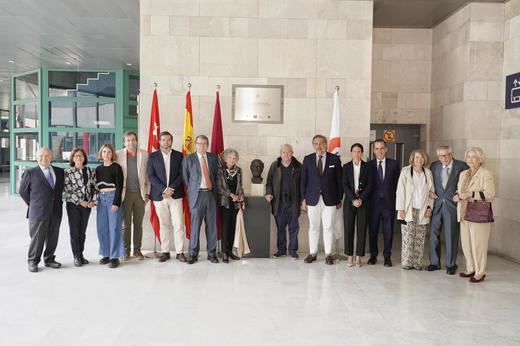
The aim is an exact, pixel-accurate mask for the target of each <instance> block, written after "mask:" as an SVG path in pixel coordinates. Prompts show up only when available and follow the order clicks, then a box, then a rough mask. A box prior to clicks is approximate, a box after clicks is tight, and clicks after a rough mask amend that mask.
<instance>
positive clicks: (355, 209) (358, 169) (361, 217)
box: [343, 143, 372, 267]
mask: <svg viewBox="0 0 520 346" xmlns="http://www.w3.org/2000/svg"><path fill="white" fill-rule="evenodd" d="M350 152H351V153H352V161H350V162H348V163H346V164H345V165H344V166H343V191H344V192H345V203H344V204H343V218H344V221H345V222H344V227H345V254H346V255H347V266H349V267H352V265H353V264H354V263H353V261H352V257H353V256H354V230H355V225H356V223H357V232H356V236H357V237H356V239H357V241H356V265H357V266H361V257H363V256H365V237H366V231H367V221H368V198H369V197H370V193H371V191H372V184H371V183H372V182H371V181H370V174H369V169H368V163H366V162H365V161H363V160H362V157H363V145H361V144H360V143H354V144H353V145H352V146H351V147H350ZM356 221H357V222H356Z"/></svg>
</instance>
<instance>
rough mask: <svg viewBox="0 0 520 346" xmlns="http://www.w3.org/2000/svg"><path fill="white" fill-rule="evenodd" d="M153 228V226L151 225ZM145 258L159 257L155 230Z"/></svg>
mask: <svg viewBox="0 0 520 346" xmlns="http://www.w3.org/2000/svg"><path fill="white" fill-rule="evenodd" d="M152 85H153V90H154V91H156V90H157V82H153V83H152ZM148 140H150V139H148ZM149 202H150V203H153V201H152V200H151V199H150V200H149ZM152 228H153V226H152ZM144 257H145V258H158V257H160V255H159V254H158V253H157V237H156V236H155V231H154V233H153V252H150V253H147V254H146V255H144Z"/></svg>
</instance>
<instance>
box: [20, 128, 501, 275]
mask: <svg viewBox="0 0 520 346" xmlns="http://www.w3.org/2000/svg"><path fill="white" fill-rule="evenodd" d="M172 142H173V136H172V135H171V133H169V132H167V131H164V132H162V133H161V134H160V136H159V144H160V150H158V151H155V152H153V153H151V154H150V155H148V153H147V152H146V151H145V150H142V149H139V148H138V145H137V134H136V133H134V132H127V133H125V134H124V149H121V150H119V151H117V152H116V151H115V150H114V148H113V146H112V145H110V144H105V145H103V146H102V147H101V148H100V150H99V154H98V159H99V160H101V161H102V163H101V164H100V165H99V166H98V167H96V169H95V170H93V169H91V168H90V167H88V166H87V154H86V153H85V151H84V150H83V149H82V148H76V149H74V150H73V151H72V152H71V155H70V167H69V168H67V169H65V170H63V169H61V168H59V167H56V166H53V165H51V161H52V152H51V151H50V150H49V149H48V148H41V149H39V150H38V153H37V160H38V166H36V167H34V168H31V169H28V170H26V171H25V172H24V174H23V176H22V180H21V183H20V190H19V192H20V196H21V197H22V198H23V200H24V201H25V202H26V204H27V205H28V215H27V217H28V218H29V230H30V236H31V242H30V246H29V253H28V268H29V271H31V272H37V271H38V263H39V262H40V260H41V257H42V254H43V257H44V262H45V266H46V267H51V268H60V267H61V264H60V263H59V262H57V261H56V260H55V255H54V252H55V250H56V246H57V243H58V236H59V228H60V224H61V218H62V194H63V196H64V199H65V202H66V210H67V214H68V220H69V229H70V241H71V249H72V253H73V256H74V265H75V266H78V267H79V266H82V265H85V264H88V263H89V261H88V260H87V259H86V258H85V257H84V256H83V251H84V244H85V234H86V229H87V225H88V220H89V216H90V212H91V210H92V208H94V207H96V208H97V213H96V214H97V220H96V221H97V234H98V239H99V254H100V256H101V259H100V260H99V263H100V264H108V265H109V267H111V268H116V267H118V266H119V265H120V258H124V259H125V260H127V259H129V258H130V256H131V250H132V243H133V256H134V257H135V258H136V259H138V260H143V259H144V256H143V254H142V252H141V245H142V244H141V243H142V230H143V227H142V225H143V218H144V211H145V206H146V204H147V203H148V201H150V200H151V201H152V202H153V207H154V208H155V210H156V213H157V216H158V219H159V223H160V240H161V242H160V244H161V245H160V246H161V250H160V257H159V259H158V261H159V262H166V261H168V260H170V259H171V257H170V250H171V246H172V238H173V245H174V249H175V253H176V256H175V258H176V259H177V260H178V261H180V262H186V263H188V264H194V263H195V262H197V261H198V258H199V256H198V254H199V249H200V245H199V235H200V228H201V225H202V221H204V223H205V232H206V239H207V255H208V257H207V259H208V260H209V261H210V262H212V263H218V262H219V260H218V258H217V253H216V252H217V211H218V212H219V213H220V215H221V220H222V242H221V252H222V260H223V262H226V263H228V262H229V260H230V259H232V260H237V259H239V257H238V256H236V255H235V254H234V253H233V240H234V235H235V228H236V219H237V214H238V211H239V209H244V208H245V203H244V189H243V186H242V171H241V169H240V167H238V166H237V162H238V160H239V154H238V152H237V151H236V150H234V149H226V150H225V151H224V152H223V155H222V160H221V159H220V158H219V157H218V156H217V155H216V154H213V153H210V152H208V151H207V150H208V143H209V140H208V138H207V137H206V136H204V135H199V136H197V137H196V138H195V148H196V152H195V153H193V154H190V155H187V156H186V157H183V155H182V154H181V153H180V152H179V151H176V150H174V149H172ZM312 145H313V148H314V152H313V153H311V154H309V155H307V156H305V157H304V159H303V162H302V163H300V162H299V161H298V160H297V159H296V158H295V157H294V156H293V154H294V153H293V148H292V146H291V145H290V144H284V145H282V146H281V148H280V157H279V158H278V159H277V160H275V161H274V162H273V163H272V164H271V166H270V169H269V172H268V175H267V182H266V195H265V198H266V200H267V201H269V202H270V204H271V211H272V214H273V215H274V218H275V221H276V226H277V251H276V253H275V254H274V257H275V258H279V257H282V256H286V255H287V254H289V256H290V257H291V258H293V259H298V232H299V222H298V218H299V216H300V213H301V211H302V210H305V211H306V212H307V215H308V218H309V254H308V256H306V257H305V260H304V262H305V263H312V262H314V261H316V260H317V253H318V244H319V238H320V226H322V228H323V244H324V250H325V263H326V264H328V265H332V264H334V258H333V256H332V247H333V242H334V239H335V237H336V234H337V226H336V225H337V223H336V220H337V218H338V216H339V217H343V218H344V241H345V254H346V255H347V266H349V267H352V266H354V265H356V266H358V267H359V266H361V265H362V258H363V257H364V256H365V239H366V233H367V228H368V229H369V245H370V258H369V259H368V262H367V263H368V264H369V265H375V264H376V263H377V256H378V253H379V251H378V244H377V239H378V231H379V229H380V228H381V229H382V231H383V238H384V248H383V257H384V265H385V266H386V267H391V266H392V261H391V255H392V236H393V224H394V221H395V219H396V213H397V219H398V220H399V221H400V222H401V223H402V225H401V230H402V251H401V254H402V258H401V267H402V268H403V269H407V270H409V269H417V270H422V269H423V254H424V244H425V237H426V233H427V232H426V231H427V228H428V225H430V226H429V227H430V241H429V246H430V251H429V254H430V265H429V266H428V267H427V270H428V271H434V270H438V269H441V266H440V248H441V246H440V233H441V229H444V234H445V243H446V260H445V267H446V271H447V273H448V274H451V275H453V274H455V273H456V271H457V264H456V258H457V251H458V242H459V233H460V237H461V240H462V249H463V252H464V256H465V258H466V271H465V272H461V273H459V275H460V276H461V277H466V278H470V281H471V282H480V281H482V280H484V277H485V269H486V262H487V244H488V239H489V232H490V223H489V222H487V223H476V222H471V221H468V220H467V219H465V213H466V210H467V209H468V205H469V204H470V203H475V201H479V200H484V201H488V202H489V201H491V200H492V199H493V197H494V193H495V191H494V182H493V175H492V174H491V173H490V172H489V171H488V170H486V169H485V168H482V167H481V165H482V164H483V163H484V154H483V152H482V150H481V149H480V148H476V147H472V148H469V149H468V150H467V152H466V155H465V156H466V163H464V162H461V161H458V160H455V159H454V158H453V156H452V153H451V149H450V148H449V147H448V146H441V147H439V148H438V149H437V157H438V159H439V161H436V162H434V163H433V164H432V165H431V168H428V167H427V166H428V164H429V158H428V155H427V153H426V152H424V151H423V150H414V151H413V152H412V153H411V155H410V161H409V165H408V166H406V167H404V168H403V169H402V170H400V169H399V164H398V163H397V162H396V161H395V160H392V159H390V158H388V157H386V155H387V147H386V143H385V142H384V141H383V140H381V139H378V140H376V141H375V142H374V147H373V149H374V154H375V157H376V158H375V159H374V160H372V161H370V162H365V161H363V159H362V158H363V151H364V149H363V145H361V144H360V143H355V144H353V145H352V147H351V148H350V151H351V155H352V160H351V161H350V162H348V163H346V164H345V165H343V166H342V164H341V161H340V158H339V157H338V156H336V155H334V154H332V153H330V152H327V139H326V137H324V136H322V135H316V136H314V137H313V139H312ZM185 193H186V194H187V196H186V197H187V198H188V202H189V203H188V206H187V207H188V208H189V211H190V215H191V218H190V220H189V222H190V225H191V227H190V229H191V233H190V236H189V249H188V256H186V255H185V254H184V239H185V232H184V223H185V220H184V208H185V205H184V204H183V199H184V197H185ZM341 209H342V212H343V213H342V214H343V215H341ZM132 226H133V227H132ZM380 226H381V227H380ZM132 228H133V236H132ZM459 230H460V232H459ZM267 231H268V230H267ZM287 234H288V236H289V237H288V238H289V241H287ZM354 241H355V244H354ZM354 245H355V246H354ZM44 247H45V251H44ZM354 254H355V257H354Z"/></svg>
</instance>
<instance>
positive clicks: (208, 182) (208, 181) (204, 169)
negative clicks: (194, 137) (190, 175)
mask: <svg viewBox="0 0 520 346" xmlns="http://www.w3.org/2000/svg"><path fill="white" fill-rule="evenodd" d="M202 173H203V174H204V179H205V180H206V185H207V186H208V189H210V190H211V188H212V187H213V184H212V183H211V178H210V177H209V170H208V165H207V163H206V156H205V155H202Z"/></svg>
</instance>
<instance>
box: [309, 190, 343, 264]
mask: <svg viewBox="0 0 520 346" xmlns="http://www.w3.org/2000/svg"><path fill="white" fill-rule="evenodd" d="M335 211H336V206H335V205H333V206H330V207H329V206H326V205H325V203H323V198H322V197H321V196H320V200H319V201H318V204H316V205H315V206H314V207H312V206H307V214H308V215H309V252H310V253H311V254H312V255H315V254H317V253H318V243H319V241H320V221H321V224H322V225H323V245H324V247H325V254H326V255H331V254H332V243H333V242H334V215H335Z"/></svg>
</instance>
